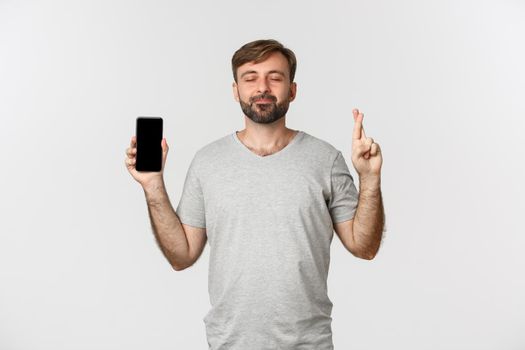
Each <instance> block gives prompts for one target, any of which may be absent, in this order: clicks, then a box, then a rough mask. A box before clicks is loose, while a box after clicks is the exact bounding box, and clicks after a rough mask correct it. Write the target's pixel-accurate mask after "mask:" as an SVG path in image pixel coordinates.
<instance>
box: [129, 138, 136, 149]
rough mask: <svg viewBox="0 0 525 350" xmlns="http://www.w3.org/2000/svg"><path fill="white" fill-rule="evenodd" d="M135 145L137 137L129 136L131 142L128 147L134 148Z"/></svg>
mask: <svg viewBox="0 0 525 350" xmlns="http://www.w3.org/2000/svg"><path fill="white" fill-rule="evenodd" d="M136 143H137V137H136V136H131V142H130V143H129V145H130V146H131V147H133V146H135V144H136Z"/></svg>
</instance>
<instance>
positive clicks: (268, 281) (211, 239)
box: [176, 130, 358, 350]
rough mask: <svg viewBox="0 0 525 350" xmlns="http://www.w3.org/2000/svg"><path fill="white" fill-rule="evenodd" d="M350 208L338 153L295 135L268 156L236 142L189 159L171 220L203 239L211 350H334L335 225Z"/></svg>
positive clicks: (348, 181)
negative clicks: (331, 276) (331, 272)
mask: <svg viewBox="0 0 525 350" xmlns="http://www.w3.org/2000/svg"><path fill="white" fill-rule="evenodd" d="M357 200H358V192H357V189H356V187H355V185H354V181H353V177H352V176H351V175H350V172H349V170H348V166H347V164H346V162H345V159H344V157H343V155H342V153H341V152H340V151H339V150H337V149H336V148H335V147H333V146H332V145H330V144H329V143H328V142H326V141H323V140H321V139H318V138H316V137H314V136H312V135H310V134H308V133H306V132H304V131H301V130H299V132H298V133H297V134H296V135H295V136H294V138H293V139H292V140H291V141H290V142H289V143H288V145H286V147H284V148H283V149H281V150H280V151H278V152H276V153H273V154H271V155H267V156H259V155H257V154H255V153H253V152H252V151H251V150H249V149H248V148H247V147H246V146H245V145H244V144H243V143H242V142H241V141H240V140H239V138H238V136H237V133H236V132H233V133H231V134H228V135H227V136H224V137H221V138H220V139H217V140H216V141H213V142H211V143H209V144H208V145H206V146H204V147H202V148H201V149H199V150H198V151H197V152H196V153H195V156H194V158H193V160H192V161H191V164H190V166H189V169H188V172H187V174H186V179H185V182H184V187H183V191H182V195H181V198H180V202H179V204H178V206H177V209H176V212H177V215H178V216H179V218H180V220H181V222H183V223H185V224H187V225H191V226H195V227H205V228H206V233H207V236H208V244H209V246H210V260H209V272H208V273H209V274H208V292H209V296H210V303H211V306H212V307H211V309H210V310H209V312H208V313H207V314H206V316H205V317H204V323H205V326H206V336H207V341H208V344H209V348H210V349H212V350H225V349H228V350H246V349H250V350H263V349H272V350H274V349H304V350H307V349H308V350H310V349H311V350H314V349H315V350H329V349H333V343H332V329H331V322H332V317H331V312H332V305H333V304H332V302H331V301H330V299H329V298H328V295H327V276H328V269H329V264H330V243H331V242H332V238H333V233H334V231H333V226H332V224H333V223H338V222H342V221H346V220H350V219H352V218H353V217H354V214H355V211H356V208H357Z"/></svg>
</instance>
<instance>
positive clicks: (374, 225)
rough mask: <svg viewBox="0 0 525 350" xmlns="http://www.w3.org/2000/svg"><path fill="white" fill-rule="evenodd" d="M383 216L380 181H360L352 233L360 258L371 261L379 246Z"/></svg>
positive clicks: (377, 179)
mask: <svg viewBox="0 0 525 350" xmlns="http://www.w3.org/2000/svg"><path fill="white" fill-rule="evenodd" d="M384 225H385V214H384V208H383V199H382V196H381V179H380V178H379V177H378V178H373V179H360V182H359V202H358V205H357V212H356V215H355V220H354V226H353V232H354V241H355V245H356V247H357V248H358V250H359V252H360V253H361V256H363V257H364V258H365V259H373V258H374V256H375V255H376V254H377V251H378V250H379V246H380V245H381V239H382V236H383V227H384Z"/></svg>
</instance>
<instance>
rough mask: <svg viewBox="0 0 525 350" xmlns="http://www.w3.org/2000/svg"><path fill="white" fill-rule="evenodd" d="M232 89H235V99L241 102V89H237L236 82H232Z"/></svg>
mask: <svg viewBox="0 0 525 350" xmlns="http://www.w3.org/2000/svg"><path fill="white" fill-rule="evenodd" d="M232 89H233V98H234V99H235V101H237V102H240V101H239V90H238V89H237V83H236V82H233V83H232Z"/></svg>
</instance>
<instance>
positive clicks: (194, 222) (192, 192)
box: [175, 157, 206, 228]
mask: <svg viewBox="0 0 525 350" xmlns="http://www.w3.org/2000/svg"><path fill="white" fill-rule="evenodd" d="M175 211H176V213H177V215H178V216H179V219H180V221H181V222H182V223H184V224H186V225H190V226H194V227H201V228H206V217H205V210H204V197H203V194H202V187H201V183H200V180H199V178H198V177H197V172H196V157H194V158H193V160H192V161H191V163H190V166H189V168H188V172H187V173H186V178H185V180H184V187H183V188H182V194H181V197H180V200H179V205H178V206H177V209H176V210H175Z"/></svg>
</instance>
